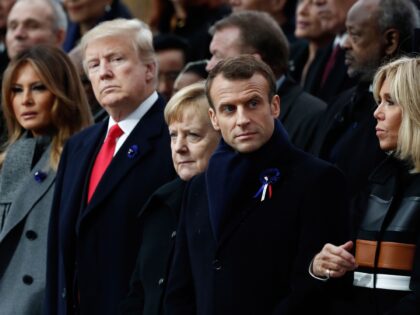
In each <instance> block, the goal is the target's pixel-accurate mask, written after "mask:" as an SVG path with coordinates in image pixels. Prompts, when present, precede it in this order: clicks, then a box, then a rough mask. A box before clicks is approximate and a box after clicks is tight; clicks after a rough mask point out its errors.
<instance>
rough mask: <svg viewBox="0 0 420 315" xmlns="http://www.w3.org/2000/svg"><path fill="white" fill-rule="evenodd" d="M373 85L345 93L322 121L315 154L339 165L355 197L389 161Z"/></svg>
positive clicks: (314, 148)
mask: <svg viewBox="0 0 420 315" xmlns="http://www.w3.org/2000/svg"><path fill="white" fill-rule="evenodd" d="M368 89H369V84H368V83H367V84H359V85H358V86H357V87H354V88H351V89H349V90H347V91H345V92H343V93H342V94H341V95H340V97H339V98H338V99H337V101H336V102H334V104H332V105H331V106H330V107H328V110H327V111H326V112H325V114H324V115H322V116H321V117H320V118H319V121H318V127H317V128H318V129H317V131H316V135H315V138H314V141H313V144H312V148H311V152H312V153H314V154H315V155H317V156H319V157H321V158H322V159H324V160H326V161H329V162H331V163H333V164H335V165H336V166H337V167H338V168H340V169H341V170H342V171H343V172H344V175H346V177H347V179H348V182H349V189H350V194H351V196H355V195H356V194H357V193H358V192H359V191H360V189H361V188H363V187H365V186H366V184H367V180H368V177H369V175H370V173H371V172H372V171H373V170H374V169H375V168H376V166H377V165H378V164H379V163H380V162H381V161H382V160H383V159H384V158H385V156H386V155H385V153H384V152H383V151H382V150H381V148H380V147H379V141H378V138H377V137H376V131H375V126H376V119H375V118H374V117H373V112H374V110H375V108H376V104H375V100H374V99H373V95H372V93H371V92H369V90H368Z"/></svg>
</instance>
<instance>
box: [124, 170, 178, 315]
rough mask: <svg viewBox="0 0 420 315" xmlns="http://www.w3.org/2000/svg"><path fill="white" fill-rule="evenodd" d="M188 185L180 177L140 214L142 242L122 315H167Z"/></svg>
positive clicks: (155, 196) (160, 189)
mask: <svg viewBox="0 0 420 315" xmlns="http://www.w3.org/2000/svg"><path fill="white" fill-rule="evenodd" d="M185 184H186V182H184V181H183V180H181V179H180V178H177V179H175V180H173V181H172V182H170V183H167V184H165V185H164V186H162V187H160V188H159V189H158V190H157V191H156V192H155V193H154V194H153V195H152V196H151V197H150V199H149V201H148V202H147V203H146V205H145V206H144V207H143V209H141V211H140V213H139V220H141V222H142V225H143V227H142V237H141V239H142V242H141V246H140V250H139V253H138V257H137V262H136V268H135V270H134V272H133V275H132V278H131V285H130V293H129V295H128V297H127V298H126V299H125V300H124V302H123V304H122V306H121V314H125V315H128V314H132V315H158V314H163V297H164V293H165V288H166V283H167V280H168V279H167V277H168V273H169V267H170V262H171V261H172V255H173V250H174V247H175V236H176V228H177V226H178V217H179V212H180V211H181V202H182V195H183V193H184V189H185Z"/></svg>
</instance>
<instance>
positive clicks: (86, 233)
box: [46, 98, 175, 315]
mask: <svg viewBox="0 0 420 315" xmlns="http://www.w3.org/2000/svg"><path fill="white" fill-rule="evenodd" d="M163 107H164V102H163V100H162V99H161V98H159V99H158V101H157V102H156V103H155V104H154V105H153V106H152V108H151V109H150V110H149V111H148V112H147V113H146V115H145V116H144V117H143V118H142V119H141V121H140V122H139V123H138V124H137V126H136V127H135V128H134V129H133V131H132V133H131V134H130V135H129V137H128V138H127V139H126V141H125V142H124V144H123V146H122V147H121V148H120V150H119V151H118V153H117V154H116V156H115V157H114V159H113V160H112V162H111V164H110V165H109V167H108V169H107V170H106V172H105V173H104V175H103V177H102V179H101V181H100V182H99V184H98V186H97V188H96V191H95V193H94V195H93V196H92V199H91V201H90V203H89V204H88V205H86V195H87V186H88V181H89V174H90V171H91V168H92V164H93V161H94V159H95V156H96V154H97V152H98V150H99V147H100V146H101V143H102V140H103V139H104V136H105V133H106V128H107V121H104V122H102V123H99V124H96V125H94V126H93V127H90V128H88V129H87V130H84V131H82V132H81V133H79V134H78V135H76V136H74V137H72V138H71V139H70V140H69V141H68V142H67V144H66V146H65V148H64V150H63V154H62V157H61V161H60V165H59V168H58V172H57V184H56V192H55V196H54V202H53V208H52V214H51V223H50V230H49V249H48V270H47V289H46V309H47V312H46V313H47V314H55V315H56V314H69V313H72V307H73V304H77V303H76V302H77V300H78V298H77V296H80V313H81V314H101V315H103V314H116V313H117V308H118V305H119V303H120V301H121V299H122V298H123V297H125V296H126V294H127V292H128V288H129V279H130V275H131V272H132V270H133V269H134V264H135V261H136V256H137V251H138V246H139V242H140V238H139V228H140V226H139V221H138V220H136V217H137V213H138V209H139V208H141V206H142V205H143V204H144V203H145V201H146V200H147V199H148V198H149V197H150V195H151V194H152V193H153V191H155V190H156V188H158V187H159V186H161V185H162V184H164V183H166V182H168V181H170V180H171V179H172V178H174V177H175V172H174V170H173V166H172V160H171V152H170V146H169V141H170V140H169V133H168V131H167V127H166V125H165V123H164V121H163ZM134 145H137V148H138V150H137V153H136V154H134V156H133V155H131V156H129V155H128V154H127V153H128V150H129V149H130V148H133V146H134ZM75 279H77V281H78V283H77V285H75V284H74V281H75Z"/></svg>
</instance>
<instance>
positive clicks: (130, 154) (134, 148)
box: [127, 144, 139, 159]
mask: <svg viewBox="0 0 420 315" xmlns="http://www.w3.org/2000/svg"><path fill="white" fill-rule="evenodd" d="M137 153H139V147H138V146H137V145H136V144H133V145H132V146H130V148H129V149H128V151H127V157H128V158H129V159H133V158H134V157H135V156H136V155H137Z"/></svg>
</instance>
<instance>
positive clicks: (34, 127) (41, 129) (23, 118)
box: [11, 62, 55, 136]
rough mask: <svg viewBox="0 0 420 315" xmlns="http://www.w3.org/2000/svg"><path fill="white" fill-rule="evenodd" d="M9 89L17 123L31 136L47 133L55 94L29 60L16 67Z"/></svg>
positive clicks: (50, 122)
mask: <svg viewBox="0 0 420 315" xmlns="http://www.w3.org/2000/svg"><path fill="white" fill-rule="evenodd" d="M11 89H12V91H11V92H12V93H11V104H12V107H13V112H14V115H15V117H16V120H17V121H18V123H19V124H20V125H21V126H22V127H23V128H24V129H26V130H28V131H30V132H31V133H32V134H33V136H40V135H45V134H48V132H49V131H50V130H51V128H52V118H51V109H52V107H53V105H54V101H55V96H54V94H52V93H51V92H50V91H49V90H48V89H47V87H46V85H45V84H44V83H43V82H42V80H41V79H40V77H39V75H38V74H37V72H36V71H35V69H34V67H33V66H32V65H31V64H30V63H29V62H27V63H25V64H23V65H21V66H20V67H19V68H18V69H17V71H16V73H15V75H14V76H13V82H12V84H11Z"/></svg>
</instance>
